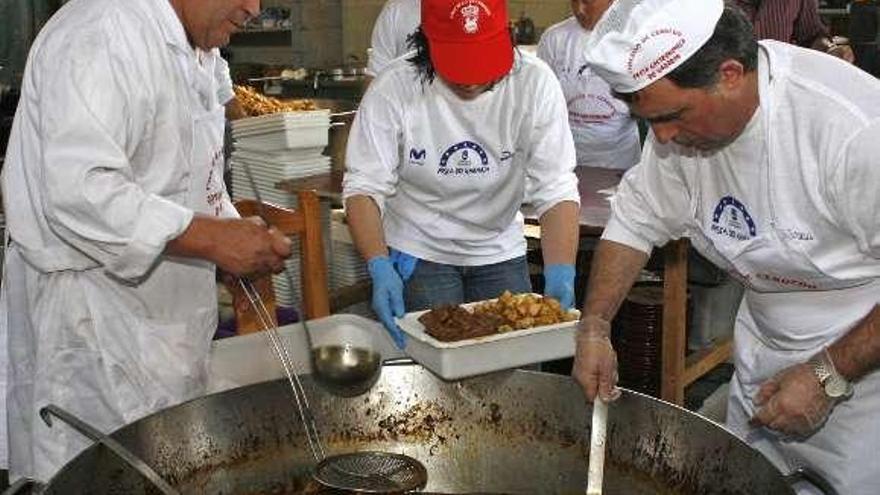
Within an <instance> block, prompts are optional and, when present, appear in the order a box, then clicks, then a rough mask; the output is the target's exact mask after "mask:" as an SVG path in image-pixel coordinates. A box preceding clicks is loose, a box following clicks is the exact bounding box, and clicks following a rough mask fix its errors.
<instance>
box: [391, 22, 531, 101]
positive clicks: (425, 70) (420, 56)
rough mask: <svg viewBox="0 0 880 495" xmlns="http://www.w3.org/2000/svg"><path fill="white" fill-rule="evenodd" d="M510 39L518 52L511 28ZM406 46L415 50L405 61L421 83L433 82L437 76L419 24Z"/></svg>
mask: <svg viewBox="0 0 880 495" xmlns="http://www.w3.org/2000/svg"><path fill="white" fill-rule="evenodd" d="M510 41H511V43H512V44H513V49H514V50H516V51H517V52H519V48H518V47H517V45H516V38H515V37H514V34H513V30H511V31H510ZM406 46H407V47H408V48H409V49H410V50H414V51H415V52H416V53H415V55H413V56H412V57H410V58H408V59H406V61H407V62H409V63H410V64H412V65H413V67H415V68H416V71H417V72H418V73H419V79H420V80H421V82H422V84H425V83H428V84H430V83H433V82H434V78H435V77H437V71H436V70H434V62H432V61H431V49H430V42H429V41H428V37H427V36H425V32H424V31H423V30H422V28H421V26H419V28H418V29H416V30H415V31H414V32H413V33H412V34H409V35H407V36H406ZM515 67H516V62H514V69H515ZM502 79H503V78H502ZM499 81H500V79H499ZM497 83H498V81H495V82H493V83H492V86H491V87H490V88H489V89H488V90H489V91H491V90H492V89H493V88H494V87H495V84H497Z"/></svg>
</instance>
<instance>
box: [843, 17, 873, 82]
mask: <svg viewBox="0 0 880 495" xmlns="http://www.w3.org/2000/svg"><path fill="white" fill-rule="evenodd" d="M848 34H849V42H850V44H851V45H852V47H853V53H854V55H855V59H856V60H855V63H856V65H858V66H859V67H860V68H861V69H862V70H864V71H865V72H867V73H868V74H872V75H873V76H875V77H880V4H878V3H877V0H856V1H854V2H852V3H850V4H849V31H848Z"/></svg>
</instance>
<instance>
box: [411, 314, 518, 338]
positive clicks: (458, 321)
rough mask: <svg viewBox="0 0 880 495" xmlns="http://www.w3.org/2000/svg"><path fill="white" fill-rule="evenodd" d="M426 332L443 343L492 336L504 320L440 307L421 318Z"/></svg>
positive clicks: (488, 315) (490, 315) (489, 315)
mask: <svg viewBox="0 0 880 495" xmlns="http://www.w3.org/2000/svg"><path fill="white" fill-rule="evenodd" d="M419 321H420V322H421V323H422V325H424V326H425V332H426V333H427V334H428V335H430V336H431V337H434V338H435V339H437V340H439V341H442V342H453V341H456V340H464V339H473V338H477V337H485V336H487V335H492V334H494V333H496V332H497V331H498V327H499V326H501V325H503V324H504V320H503V319H502V318H501V317H499V316H496V315H492V314H481V315H477V314H474V313H471V312H470V311H468V310H466V309H464V308H462V307H461V306H452V305H446V306H440V307H438V308H434V309H433V310H431V311H428V312H427V313H425V314H423V315H422V316H420V317H419Z"/></svg>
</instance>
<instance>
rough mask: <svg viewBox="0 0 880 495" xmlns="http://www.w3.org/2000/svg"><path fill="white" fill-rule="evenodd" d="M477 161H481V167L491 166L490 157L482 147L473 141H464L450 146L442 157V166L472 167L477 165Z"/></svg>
mask: <svg viewBox="0 0 880 495" xmlns="http://www.w3.org/2000/svg"><path fill="white" fill-rule="evenodd" d="M474 155H476V156H474ZM477 159H479V165H481V166H486V165H488V164H489V155H487V154H486V151H485V150H484V149H483V147H482V146H480V145H479V144H477V143H475V142H473V141H462V142H460V143H457V144H454V145H452V146H450V147H449V148H448V149H447V150H446V151H445V152H444V153H443V156H441V157H440V166H441V167H446V166H449V165H453V166H456V167H472V166H474V165H477V163H475V162H476V160H477ZM450 162H451V163H450Z"/></svg>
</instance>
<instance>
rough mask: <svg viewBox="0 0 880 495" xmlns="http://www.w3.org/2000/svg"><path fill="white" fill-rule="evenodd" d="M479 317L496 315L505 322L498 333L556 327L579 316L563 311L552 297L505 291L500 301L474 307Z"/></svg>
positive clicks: (499, 298)
mask: <svg viewBox="0 0 880 495" xmlns="http://www.w3.org/2000/svg"><path fill="white" fill-rule="evenodd" d="M473 310H474V313H475V314H477V315H494V316H499V317H501V318H502V319H503V320H504V324H502V325H501V326H499V327H498V332H510V331H513V330H522V329H524V328H532V327H540V326H544V325H554V324H556V323H562V322H565V321H573V320H576V319H577V316H575V315H573V314H570V313H568V312H566V311H563V310H562V306H560V305H559V301H557V300H556V299H553V298H552V297H541V296H538V295H535V294H516V295H514V294H511V293H510V291H504V293H503V294H501V296H499V297H498V299H495V300H494V301H487V302H484V303H480V304H477V305H476V306H474V309H473Z"/></svg>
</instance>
